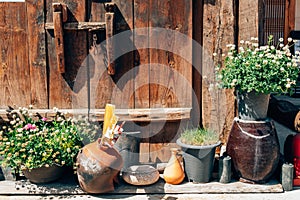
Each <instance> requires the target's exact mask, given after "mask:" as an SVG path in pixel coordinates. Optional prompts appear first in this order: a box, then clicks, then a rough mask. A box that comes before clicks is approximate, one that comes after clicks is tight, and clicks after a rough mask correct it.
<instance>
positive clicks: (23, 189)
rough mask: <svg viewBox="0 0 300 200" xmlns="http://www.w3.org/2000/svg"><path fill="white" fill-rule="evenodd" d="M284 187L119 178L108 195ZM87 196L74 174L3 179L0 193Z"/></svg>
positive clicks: (267, 190)
mask: <svg viewBox="0 0 300 200" xmlns="http://www.w3.org/2000/svg"><path fill="white" fill-rule="evenodd" d="M282 192H284V191H283V188H282V186H281V184H280V183H279V182H278V181H277V180H271V181H270V182H268V183H266V184H248V183H242V182H239V181H232V182H231V183H226V184H223V183H219V182H217V181H216V180H213V181H211V182H209V183H198V184H195V183H190V182H184V183H182V184H179V185H170V184H167V183H165V182H164V180H163V179H162V178H160V179H159V181H158V182H157V183H155V184H153V185H149V186H133V185H129V184H127V183H125V182H124V181H123V180H120V182H119V184H118V185H116V187H115V191H113V192H111V193H108V194H112V193H113V194H116V195H122V194H235V193H282ZM45 194H46V195H48V194H51V195H84V194H87V193H86V192H84V191H83V190H82V189H81V188H80V186H79V185H78V183H77V182H76V178H75V177H74V176H70V177H68V178H62V179H60V180H58V181H56V182H53V183H48V184H32V183H30V182H29V181H27V180H19V181H0V195H45Z"/></svg>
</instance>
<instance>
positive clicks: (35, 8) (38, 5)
mask: <svg viewBox="0 0 300 200" xmlns="http://www.w3.org/2000/svg"><path fill="white" fill-rule="evenodd" d="M26 10H27V18H28V19H27V27H28V31H27V33H28V48H29V49H28V52H29V53H28V55H29V68H30V83H31V85H34V87H31V104H32V105H33V106H34V107H36V108H47V107H48V88H47V74H46V47H45V46H46V37H45V34H46V33H45V29H44V23H45V13H44V0H40V1H34V0H28V1H26Z"/></svg>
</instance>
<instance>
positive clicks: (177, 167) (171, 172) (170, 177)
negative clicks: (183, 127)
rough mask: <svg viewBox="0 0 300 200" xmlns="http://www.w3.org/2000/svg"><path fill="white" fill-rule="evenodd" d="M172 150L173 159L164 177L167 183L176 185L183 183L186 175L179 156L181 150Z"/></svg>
mask: <svg viewBox="0 0 300 200" xmlns="http://www.w3.org/2000/svg"><path fill="white" fill-rule="evenodd" d="M170 150H171V153H172V154H171V158H170V160H169V162H168V164H167V166H166V168H165V170H164V174H163V175H164V179H165V181H166V183H169V184H173V185H176V184H180V183H181V182H182V181H183V179H184V177H185V175H184V171H183V169H182V166H181V163H180V162H179V159H178V155H177V154H178V151H179V150H178V149H177V148H171V149H170Z"/></svg>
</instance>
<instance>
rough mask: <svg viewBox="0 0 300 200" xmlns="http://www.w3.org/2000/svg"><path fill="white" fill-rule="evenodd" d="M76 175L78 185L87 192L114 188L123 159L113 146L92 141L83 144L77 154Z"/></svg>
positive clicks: (109, 190)
mask: <svg viewBox="0 0 300 200" xmlns="http://www.w3.org/2000/svg"><path fill="white" fill-rule="evenodd" d="M77 163H78V166H77V176H78V181H79V185H80V187H81V188H82V189H83V190H84V191H86V192H88V193H104V192H111V191H113V190H114V180H116V178H117V175H118V174H119V172H120V169H121V168H122V167H123V159H122V157H121V155H120V153H119V152H118V151H117V150H116V149H115V148H114V147H108V146H100V144H99V142H98V141H96V142H93V143H90V144H88V145H86V146H84V147H83V148H82V149H81V150H80V152H79V153H78V155H77Z"/></svg>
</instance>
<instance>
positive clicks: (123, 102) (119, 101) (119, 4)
mask: <svg viewBox="0 0 300 200" xmlns="http://www.w3.org/2000/svg"><path fill="white" fill-rule="evenodd" d="M113 3H115V13H114V35H117V34H118V35H119V37H114V36H113V37H111V38H105V37H104V38H103V33H101V32H99V31H98V32H96V31H95V32H92V34H95V35H96V36H97V38H98V41H97V45H96V46H97V49H98V51H101V53H99V55H97V56H93V60H94V62H95V63H94V64H93V66H94V67H93V69H92V70H90V71H91V72H92V71H94V74H90V77H91V82H90V83H91V92H90V93H91V107H92V108H104V107H105V104H106V103H113V104H115V105H116V107H117V108H133V107H134V101H133V99H131V97H132V96H134V92H133V82H134V80H133V68H134V55H133V54H134V52H133V51H132V49H133V48H134V47H133V46H134V44H133V39H132V34H133V33H132V31H131V29H133V10H132V1H119V0H116V1H113ZM90 10H91V15H90V21H98V22H99V21H100V22H104V21H105V10H104V9H103V3H100V2H99V3H97V2H93V3H92V4H91V9H90ZM104 36H105V31H104ZM91 39H92V35H90V41H91ZM104 40H113V42H114V44H115V47H114V51H115V55H118V57H112V61H114V62H115V74H114V75H109V74H108V71H107V55H106V48H107V46H105V45H104V44H103V41H104ZM104 42H105V41H104ZM90 46H92V44H91V45H90ZM93 50H94V49H93V48H92V51H93ZM91 54H92V53H91ZM92 62H93V61H92ZM92 91H95V93H93V92H92Z"/></svg>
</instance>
